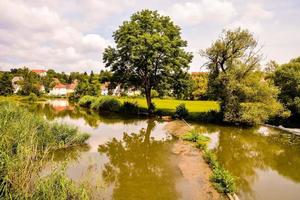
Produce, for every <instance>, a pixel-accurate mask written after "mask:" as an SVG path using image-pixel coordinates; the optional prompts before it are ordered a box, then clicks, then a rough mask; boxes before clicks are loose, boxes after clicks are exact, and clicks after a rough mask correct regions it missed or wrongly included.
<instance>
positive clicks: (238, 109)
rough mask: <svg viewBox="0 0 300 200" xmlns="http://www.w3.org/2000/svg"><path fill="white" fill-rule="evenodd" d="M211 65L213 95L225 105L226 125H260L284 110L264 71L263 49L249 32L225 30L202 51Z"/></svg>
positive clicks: (210, 77) (209, 65)
mask: <svg viewBox="0 0 300 200" xmlns="http://www.w3.org/2000/svg"><path fill="white" fill-rule="evenodd" d="M201 55H202V56H204V57H205V58H206V59H207V60H208V62H207V63H206V66H207V68H208V69H209V71H210V72H209V82H208V90H209V91H208V92H209V95H210V96H211V97H212V98H214V99H216V100H219V101H220V102H221V112H222V116H223V121H224V122H229V123H238V124H249V125H254V124H259V123H263V122H264V121H266V120H267V119H268V118H269V117H271V116H275V115H277V114H278V113H280V112H282V111H283V107H282V105H281V104H280V103H278V102H277V100H276V99H277V95H278V90H277V88H276V87H274V85H273V84H272V82H271V81H268V80H266V79H265V78H264V74H263V73H262V72H260V70H259V67H260V60H261V54H260V48H258V43H257V41H256V40H255V38H254V36H253V35H252V34H251V33H250V32H249V31H248V30H242V29H240V28H238V29H235V30H227V31H224V33H223V35H222V36H221V37H220V39H218V40H217V41H215V42H214V43H213V44H212V45H211V47H209V48H207V49H206V50H204V51H201Z"/></svg>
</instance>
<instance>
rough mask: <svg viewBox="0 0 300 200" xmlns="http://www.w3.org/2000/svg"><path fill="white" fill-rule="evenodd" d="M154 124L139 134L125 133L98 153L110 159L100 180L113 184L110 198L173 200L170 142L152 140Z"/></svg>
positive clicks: (173, 184) (104, 145)
mask: <svg viewBox="0 0 300 200" xmlns="http://www.w3.org/2000/svg"><path fill="white" fill-rule="evenodd" d="M154 128H155V121H153V120H148V124H147V128H146V129H141V130H140V132H139V133H131V134H128V133H124V134H123V139H122V140H117V139H116V138H113V139H112V140H111V141H109V142H107V143H106V144H103V145H100V146H99V149H98V151H99V152H100V153H101V154H105V155H106V156H107V157H108V158H109V162H108V163H106V164H105V167H104V170H103V173H102V175H103V178H104V180H105V181H106V182H107V183H109V184H114V191H113V199H124V198H126V199H176V197H177V193H176V188H175V182H176V181H175V180H174V179H175V174H174V171H176V170H174V168H172V165H171V162H170V145H171V141H170V140H165V141H164V140H155V139H154V138H153V137H151V131H152V130H153V129H154Z"/></svg>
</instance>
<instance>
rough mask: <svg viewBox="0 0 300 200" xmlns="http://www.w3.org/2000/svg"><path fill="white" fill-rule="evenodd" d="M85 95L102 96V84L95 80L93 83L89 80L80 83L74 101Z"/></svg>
mask: <svg viewBox="0 0 300 200" xmlns="http://www.w3.org/2000/svg"><path fill="white" fill-rule="evenodd" d="M85 95H89V96H97V95H100V83H99V82H98V81H97V80H93V81H92V82H90V81H89V80H88V79H84V80H82V81H80V82H79V83H78V85H77V87H76V88H75V92H74V96H73V98H74V100H76V99H79V98H80V97H82V96H85Z"/></svg>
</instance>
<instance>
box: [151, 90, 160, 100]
mask: <svg viewBox="0 0 300 200" xmlns="http://www.w3.org/2000/svg"><path fill="white" fill-rule="evenodd" d="M158 96H159V93H158V92H157V91H156V90H151V97H152V98H155V97H158Z"/></svg>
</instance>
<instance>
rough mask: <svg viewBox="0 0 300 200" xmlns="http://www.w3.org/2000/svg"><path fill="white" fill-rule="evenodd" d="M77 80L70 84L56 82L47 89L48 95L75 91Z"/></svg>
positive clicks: (60, 94)
mask: <svg viewBox="0 0 300 200" xmlns="http://www.w3.org/2000/svg"><path fill="white" fill-rule="evenodd" d="M76 86H77V81H74V82H73V83H71V84H62V83H56V85H55V86H54V87H53V88H52V89H51V90H50V91H49V95H52V96H66V95H68V94H71V93H73V92H74V91H75V88H76Z"/></svg>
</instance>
